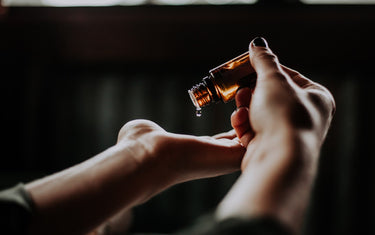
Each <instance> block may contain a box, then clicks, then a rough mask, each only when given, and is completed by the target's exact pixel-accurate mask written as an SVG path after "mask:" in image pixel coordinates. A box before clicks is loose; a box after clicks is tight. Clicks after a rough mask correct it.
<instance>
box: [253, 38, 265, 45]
mask: <svg viewBox="0 0 375 235" xmlns="http://www.w3.org/2000/svg"><path fill="white" fill-rule="evenodd" d="M253 45H254V46H256V47H267V42H266V40H265V39H264V38H262V37H257V38H255V39H254V40H253Z"/></svg>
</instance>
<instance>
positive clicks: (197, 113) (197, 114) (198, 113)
mask: <svg viewBox="0 0 375 235" xmlns="http://www.w3.org/2000/svg"><path fill="white" fill-rule="evenodd" d="M195 115H196V116H197V117H200V116H202V109H201V108H200V107H196V109H195Z"/></svg>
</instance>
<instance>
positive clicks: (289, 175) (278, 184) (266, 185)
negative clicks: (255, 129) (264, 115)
mask: <svg viewBox="0 0 375 235" xmlns="http://www.w3.org/2000/svg"><path fill="white" fill-rule="evenodd" d="M280 136H283V138H282V139H278V138H279V137H278V135H277V134H275V133H274V134H273V135H272V136H271V137H267V138H268V141H263V140H260V139H256V138H254V140H253V141H263V143H264V144H260V145H257V146H258V148H256V149H254V150H251V149H250V151H249V149H248V152H247V154H252V156H250V161H249V163H248V164H249V165H248V166H247V168H246V170H245V171H244V172H243V174H242V175H241V177H240V178H239V180H238V181H237V182H236V184H235V185H234V187H233V188H232V189H231V191H230V192H229V194H228V195H227V196H226V197H225V198H224V200H223V202H222V203H221V204H220V206H219V207H218V210H217V213H216V215H217V217H218V218H219V219H226V218H229V217H245V218H246V217H247V218H251V217H261V216H272V217H275V218H277V219H278V220H280V221H281V222H282V223H284V224H285V225H287V226H288V227H289V228H290V229H291V230H293V231H294V232H296V231H298V230H299V227H300V225H301V223H302V220H303V216H304V213H305V209H306V207H307V204H308V201H309V194H310V191H311V187H312V183H313V179H314V176H315V169H316V165H317V160H315V159H317V155H318V154H319V147H316V146H317V142H316V141H315V140H316V137H315V135H313V134H311V133H306V132H305V133H304V132H299V133H296V132H294V133H293V132H289V133H287V134H285V133H284V134H281V135H280ZM312 149H313V150H312Z"/></svg>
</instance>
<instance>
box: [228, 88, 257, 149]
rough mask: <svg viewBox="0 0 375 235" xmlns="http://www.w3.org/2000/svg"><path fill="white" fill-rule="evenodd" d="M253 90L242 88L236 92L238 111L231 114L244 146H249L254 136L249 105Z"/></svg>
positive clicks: (233, 125) (233, 124)
mask: <svg viewBox="0 0 375 235" xmlns="http://www.w3.org/2000/svg"><path fill="white" fill-rule="evenodd" d="M251 93H252V90H251V89H250V88H248V87H244V88H242V89H240V90H239V91H238V92H237V94H236V106H237V109H236V111H234V112H233V114H232V116H231V124H232V127H233V128H234V130H235V131H236V134H237V136H238V138H239V139H240V141H241V143H242V145H243V146H247V145H248V144H249V142H250V140H251V139H252V137H253V136H254V133H253V131H252V128H251V125H250V120H249V106H250V101H251Z"/></svg>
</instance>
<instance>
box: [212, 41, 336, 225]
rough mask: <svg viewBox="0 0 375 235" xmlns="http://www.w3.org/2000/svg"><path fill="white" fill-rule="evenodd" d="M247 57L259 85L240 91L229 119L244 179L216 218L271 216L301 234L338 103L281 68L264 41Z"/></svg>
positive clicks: (254, 43)
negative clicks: (242, 151) (241, 150)
mask: <svg viewBox="0 0 375 235" xmlns="http://www.w3.org/2000/svg"><path fill="white" fill-rule="evenodd" d="M249 55H250V62H251V65H252V67H253V68H254V69H255V71H256V73H257V83H256V86H255V88H254V89H250V88H242V89H240V90H239V91H238V93H237V95H236V105H237V107H238V108H237V110H236V111H235V112H234V113H233V115H232V117H231V122H232V126H233V127H234V129H235V130H236V133H237V136H238V137H239V138H240V140H241V143H242V144H243V145H244V146H245V147H246V148H247V150H246V153H245V156H244V158H243V161H242V166H241V167H242V171H243V174H242V175H241V177H240V178H239V180H238V181H237V182H236V184H235V185H234V187H233V188H232V189H231V191H230V192H229V193H228V194H227V196H226V197H225V199H224V200H223V202H222V203H221V205H220V207H219V209H218V212H217V216H218V217H219V218H221V219H223V218H228V217H256V216H272V217H275V218H277V219H278V220H280V221H282V222H283V223H284V224H286V225H287V226H288V227H289V228H291V229H292V230H294V231H298V227H299V226H300V224H301V220H302V218H303V214H304V211H305V208H306V206H307V203H308V198H309V194H310V191H311V187H312V182H313V179H314V176H315V175H316V168H317V162H318V157H319V152H320V148H321V145H322V143H323V140H324V138H325V135H326V133H327V131H328V128H329V125H330V122H331V120H332V117H333V113H334V110H335V103H334V99H333V97H332V95H331V94H330V93H329V91H328V90H327V89H326V88H324V87H323V86H321V85H319V84H317V83H315V82H312V81H311V80H309V79H307V78H306V77H304V76H303V75H301V74H299V73H298V72H296V71H294V70H292V69H289V68H287V67H285V66H282V65H281V64H280V63H279V61H278V58H277V57H276V55H275V54H274V53H273V52H272V51H271V50H270V49H269V48H268V46H267V42H266V41H265V40H264V39H262V38H256V39H255V40H253V41H252V42H251V43H250V46H249Z"/></svg>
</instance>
